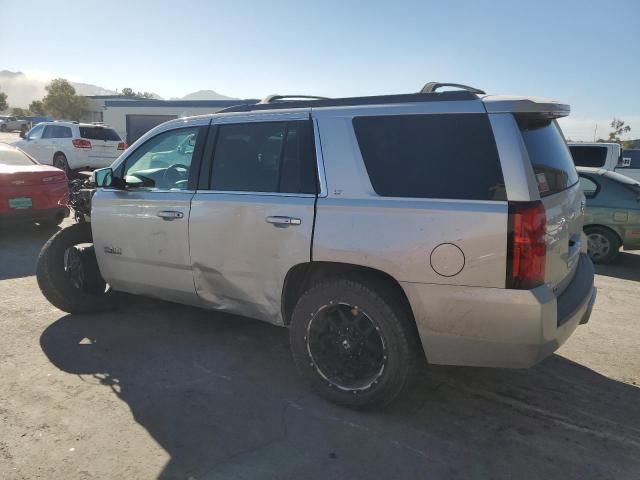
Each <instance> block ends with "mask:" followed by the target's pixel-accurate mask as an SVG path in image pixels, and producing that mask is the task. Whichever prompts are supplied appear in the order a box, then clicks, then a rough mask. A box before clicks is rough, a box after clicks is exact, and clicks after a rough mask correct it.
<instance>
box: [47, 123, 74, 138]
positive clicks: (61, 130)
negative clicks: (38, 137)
mask: <svg viewBox="0 0 640 480" xmlns="http://www.w3.org/2000/svg"><path fill="white" fill-rule="evenodd" d="M42 138H71V129H70V128H69V127H63V126H60V125H47V126H46V127H45V129H44V135H42Z"/></svg>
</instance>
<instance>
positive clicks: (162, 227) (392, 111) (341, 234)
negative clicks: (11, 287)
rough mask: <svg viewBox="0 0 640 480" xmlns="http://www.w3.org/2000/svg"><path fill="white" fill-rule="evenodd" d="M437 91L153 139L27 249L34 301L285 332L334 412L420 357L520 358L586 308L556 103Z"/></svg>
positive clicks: (190, 128) (552, 346)
mask: <svg viewBox="0 0 640 480" xmlns="http://www.w3.org/2000/svg"><path fill="white" fill-rule="evenodd" d="M443 86H451V84H427V85H426V86H425V87H424V88H423V89H422V91H421V92H419V93H416V94H405V95H389V96H380V97H360V98H341V99H322V98H316V99H301V98H299V97H296V99H295V100H294V99H290V98H288V97H278V96H273V97H269V98H267V99H265V100H263V101H262V102H261V103H259V104H255V105H242V106H239V107H233V108H230V109H227V110H226V111H223V112H220V113H217V114H213V115H207V116H200V117H193V118H187V119H184V118H182V119H179V120H175V121H170V122H167V123H164V124H162V125H160V126H157V127H156V128H154V129H153V130H151V131H149V132H148V133H146V134H145V135H144V136H143V137H141V138H140V139H139V140H138V141H136V142H135V143H134V144H133V145H132V146H131V147H130V148H129V149H128V150H127V151H126V152H125V153H124V154H123V155H122V156H121V157H120V158H119V159H118V160H117V161H116V162H115V163H114V164H113V165H112V166H111V167H110V168H106V169H100V170H97V171H95V172H94V173H93V178H94V180H95V184H96V185H98V187H97V189H96V191H95V194H94V196H93V198H92V199H91V207H90V208H89V207H87V209H86V212H85V213H86V214H90V223H87V224H77V225H73V226H71V227H68V228H66V229H64V230H62V231H61V232H59V233H58V234H56V235H55V236H54V237H52V238H51V239H50V240H49V242H48V243H47V244H46V245H45V246H44V248H43V250H42V252H41V254H40V258H39V260H38V268H37V271H38V282H39V285H40V288H41V289H42V292H43V293H44V295H45V296H46V297H47V298H48V299H49V301H50V302H51V303H52V304H54V305H55V306H57V307H58V308H60V309H62V310H64V311H67V312H89V311H95V310H98V309H102V308H110V307H112V306H113V305H114V304H115V303H116V300H117V298H118V292H129V293H133V294H139V295H148V296H152V297H158V298H162V299H165V300H171V301H175V302H179V303H184V304H190V305H197V306H200V307H205V308H211V309H214V310H221V311H225V312H230V313H235V314H239V315H245V316H249V317H254V318H256V319H259V320H263V321H266V322H270V323H273V324H276V325H282V326H288V327H289V329H290V341H291V348H292V353H293V359H294V361H295V363H296V365H297V367H298V369H299V371H300V373H301V374H302V376H303V377H304V378H305V379H306V380H307V381H308V382H309V384H310V385H311V386H312V387H313V388H314V389H315V390H316V391H317V392H319V393H320V394H321V395H323V396H324V397H325V398H327V399H329V400H331V401H334V402H336V403H339V404H343V405H348V406H352V407H365V406H372V405H380V404H385V403H388V402H390V401H392V400H393V399H395V398H396V397H397V396H398V395H399V394H400V392H401V391H402V390H403V389H404V388H405V387H406V386H407V385H409V384H410V381H411V378H412V374H413V373H414V372H415V371H416V368H417V366H418V365H419V364H420V362H422V361H424V359H425V357H426V360H427V361H428V362H429V363H434V364H452V365H475V366H491V367H529V366H531V365H533V364H535V363H536V362H538V361H540V360H541V359H543V358H545V357H546V356H548V355H550V354H551V353H552V352H553V351H554V350H556V349H557V348H558V347H559V346H560V345H561V344H562V343H563V342H564V341H565V340H566V339H567V338H568V337H569V336H570V335H571V333H572V332H573V331H574V329H575V328H576V327H577V326H578V325H579V324H581V323H585V322H587V321H588V319H589V316H590V313H591V308H592V306H593V302H594V300H595V295H596V291H595V288H594V284H593V281H594V272H593V265H592V263H591V261H590V260H589V258H588V256H587V255H586V241H584V242H583V236H584V235H583V234H582V219H583V216H582V209H583V202H584V196H583V194H582V190H581V189H580V184H579V182H578V174H577V172H576V169H575V167H574V165H573V162H572V159H571V155H570V154H569V150H568V149H567V146H566V143H565V141H564V138H563V136H562V133H561V131H560V128H559V127H558V125H557V123H556V120H555V119H556V118H558V117H562V116H565V115H567V114H568V113H569V106H568V105H564V104H561V103H558V102H553V101H545V100H540V99H530V98H518V97H500V96H491V95H485V94H484V92H482V91H480V90H477V89H474V88H471V87H464V86H457V87H459V88H461V90H459V91H443V92H441V91H438V90H439V89H440V87H443ZM191 139H193V142H192V141H191ZM192 144H193V147H192V148H191V147H190V148H184V147H182V149H183V151H182V152H179V151H177V150H178V149H179V148H181V146H185V145H189V146H190V145H192ZM169 145H172V147H171V148H173V149H175V150H176V151H175V152H173V153H174V154H173V155H170V154H168V152H167V147H168V146H169ZM522 147H525V148H522ZM156 158H161V159H162V162H163V164H154V159H156ZM87 242H92V246H91V247H87V246H82V247H76V245H79V244H86V243H87ZM65 252H66V256H65ZM63 256H65V258H66V259H67V262H69V263H68V264H67V268H66V269H65V267H64V266H65V262H64V261H63V260H62V258H63ZM72 260H73V261H72ZM76 285H83V286H84V288H77V286H76Z"/></svg>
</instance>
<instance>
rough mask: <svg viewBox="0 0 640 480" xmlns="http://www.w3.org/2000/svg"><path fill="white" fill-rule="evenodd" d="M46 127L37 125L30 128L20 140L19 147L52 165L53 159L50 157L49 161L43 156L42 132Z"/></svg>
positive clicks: (41, 161) (40, 160)
mask: <svg viewBox="0 0 640 480" xmlns="http://www.w3.org/2000/svg"><path fill="white" fill-rule="evenodd" d="M44 127H45V126H44V125H37V126H35V127H33V128H32V129H31V130H29V132H28V133H27V135H26V136H25V138H24V140H20V141H19V142H18V147H20V148H21V149H22V150H24V151H25V152H27V153H28V154H29V155H31V156H32V157H33V158H35V159H36V160H38V161H39V162H40V163H47V164H49V165H51V163H52V159H49V161H47V159H45V158H43V155H42V145H41V144H40V142H42V133H43V132H44Z"/></svg>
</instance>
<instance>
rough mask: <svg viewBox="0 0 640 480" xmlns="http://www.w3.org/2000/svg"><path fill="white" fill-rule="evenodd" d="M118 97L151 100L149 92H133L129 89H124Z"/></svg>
mask: <svg viewBox="0 0 640 480" xmlns="http://www.w3.org/2000/svg"><path fill="white" fill-rule="evenodd" d="M120 95H122V96H123V97H129V98H153V93H151V92H134V91H133V89H132V88H129V87H124V88H123V89H122V92H120Z"/></svg>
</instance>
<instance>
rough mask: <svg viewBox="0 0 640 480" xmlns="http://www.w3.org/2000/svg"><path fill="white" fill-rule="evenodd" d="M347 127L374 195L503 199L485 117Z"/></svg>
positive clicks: (384, 120)
mask: <svg viewBox="0 0 640 480" xmlns="http://www.w3.org/2000/svg"><path fill="white" fill-rule="evenodd" d="M353 126H354V129H355V133H356V137H357V140H358V145H359V146H360V152H361V154H362V158H363V160H364V164H365V167H366V169H367V172H368V174H369V178H370V179H371V185H372V186H373V189H374V190H375V191H376V193H377V194H378V195H381V196H384V197H413V198H443V199H463V200H506V193H505V188H504V180H503V177H502V168H501V166H500V159H499V157H498V150H497V148H496V143H495V140H494V138H493V131H492V130H491V125H490V123H489V119H488V118H487V116H486V115H482V114H432V115H397V116H375V117H373V116H367V117H356V118H354V119H353Z"/></svg>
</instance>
